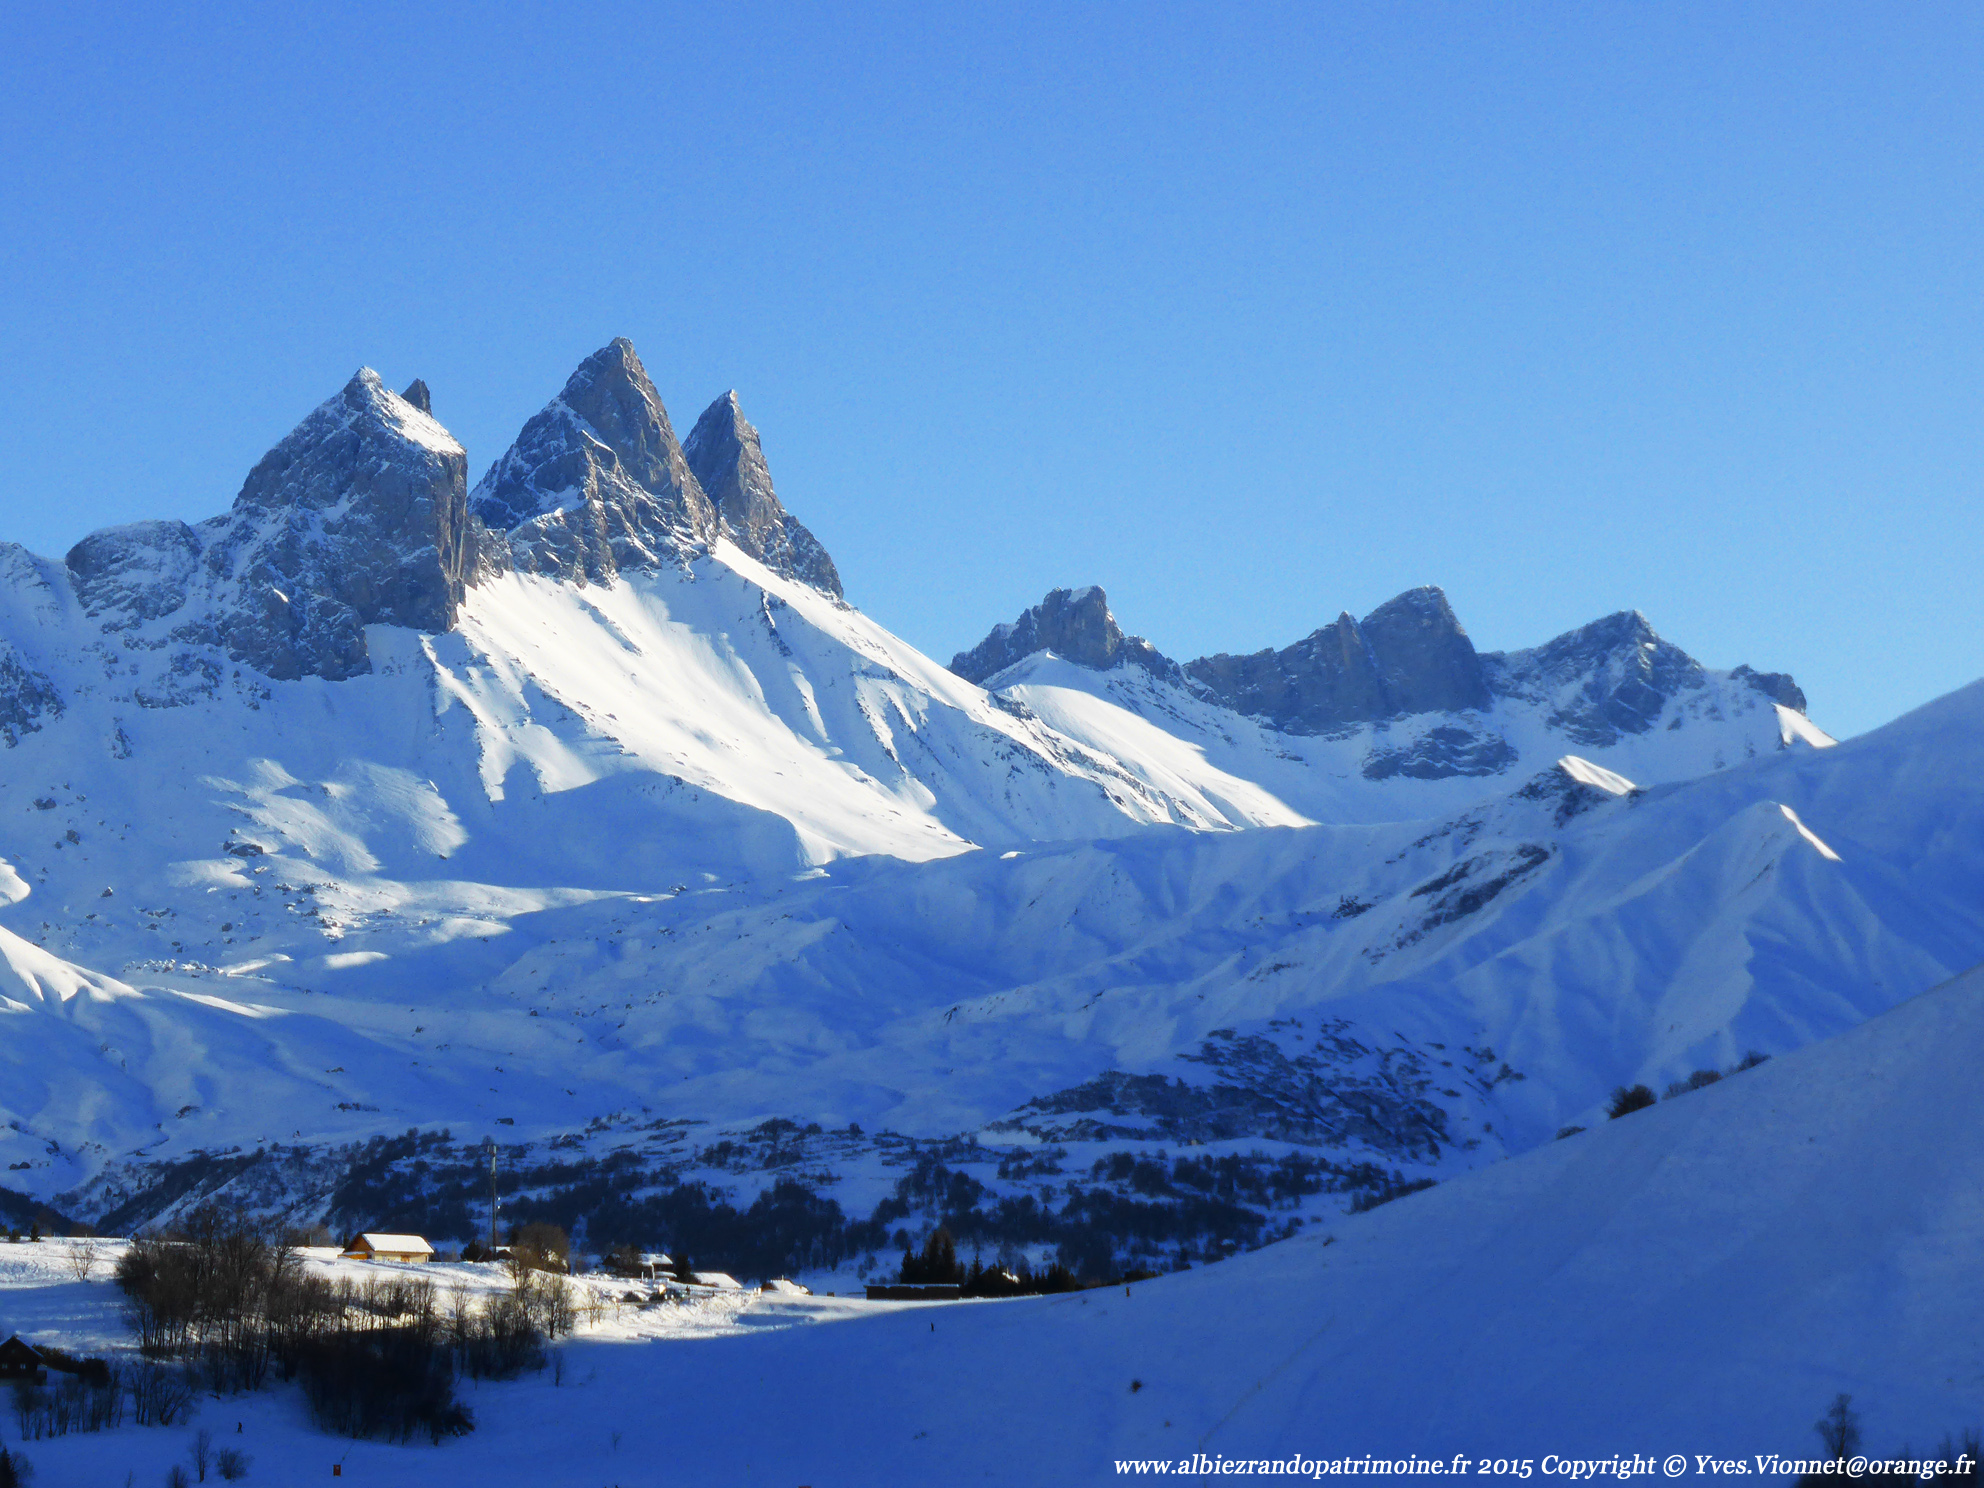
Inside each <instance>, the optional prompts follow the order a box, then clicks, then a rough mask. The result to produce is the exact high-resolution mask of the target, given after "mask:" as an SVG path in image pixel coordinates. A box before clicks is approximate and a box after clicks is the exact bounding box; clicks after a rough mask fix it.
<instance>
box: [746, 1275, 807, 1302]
mask: <svg viewBox="0 0 1984 1488" xmlns="http://www.w3.org/2000/svg"><path fill="white" fill-rule="evenodd" d="M758 1290H759V1291H761V1292H771V1293H773V1294H774V1295H776V1296H780V1297H810V1296H812V1295H813V1289H812V1288H811V1287H807V1286H801V1285H800V1284H799V1283H798V1282H796V1281H793V1280H791V1279H790V1278H788V1277H784V1276H781V1277H778V1278H777V1279H776V1280H773V1281H768V1282H766V1283H765V1284H764V1285H763V1286H761V1287H759V1288H758Z"/></svg>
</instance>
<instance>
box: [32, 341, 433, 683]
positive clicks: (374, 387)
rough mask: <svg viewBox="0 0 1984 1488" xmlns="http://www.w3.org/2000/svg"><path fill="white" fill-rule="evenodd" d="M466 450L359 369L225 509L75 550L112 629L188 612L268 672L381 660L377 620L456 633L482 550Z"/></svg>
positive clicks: (321, 672)
mask: <svg viewBox="0 0 1984 1488" xmlns="http://www.w3.org/2000/svg"><path fill="white" fill-rule="evenodd" d="M466 470H467V465H466V457H465V455H464V454H463V452H462V447H461V446H460V445H459V444H457V443H456V442H455V440H454V438H453V436H451V435H450V434H449V433H448V431H447V430H445V429H443V428H442V427H441V426H440V425H439V424H438V423H436V422H435V421H434V420H433V418H432V417H431V416H430V415H428V414H427V413H424V412H423V411H421V409H420V408H418V407H416V406H415V405H414V404H413V403H410V402H408V401H407V400H406V399H404V398H402V397H400V396H398V395H397V394H395V393H393V392H391V391H389V390H388V389H387V388H386V387H385V385H384V384H383V383H381V382H380V380H379V377H378V374H377V373H375V372H373V371H371V370H370V369H369V368H366V369H361V370H360V371H359V373H358V374H357V375H356V376H354V377H353V378H352V379H351V381H350V382H348V383H347V384H345V387H344V390H343V391H342V392H340V393H339V394H338V395H337V396H336V397H334V398H332V399H330V400H329V401H327V402H325V403H323V404H321V405H320V406H319V407H318V408H317V409H316V410H314V411H313V412H312V413H311V414H310V416H309V417H308V418H306V419H304V421H303V422H302V423H300V424H298V425H297V426H296V428H295V429H294V430H293V431H292V432H291V433H290V434H289V436H288V437H287V438H286V439H284V440H283V441H282V442H281V443H280V444H278V445H277V446H276V447H275V448H274V449H272V450H270V451H269V453H268V454H266V455H264V456H263V457H262V460H261V462H260V463H259V464H257V465H256V466H255V468H254V469H253V470H252V471H250V472H249V474H248V479H247V481H246V482H245V483H244V484H243V485H242V488H241V494H240V495H239V496H237V497H236V498H235V502H234V509H233V510H232V511H230V512H229V513H228V514H227V515H226V516H223V517H216V518H214V519H213V520H212V521H208V522H203V523H201V524H200V525H199V527H197V528H194V527H189V526H187V525H186V524H185V523H184V522H140V523H136V524H133V525H131V526H126V527H113V528H110V529H107V530H105V531H102V532H97V533H92V534H91V535H90V536H89V537H86V538H84V539H83V540H82V541H81V542H80V543H78V544H76V546H75V547H74V548H72V549H71V550H70V551H69V555H68V558H67V566H68V570H69V576H70V580H71V582H72V584H73V585H74V587H75V591H76V595H77V598H78V599H79V600H80V601H81V602H82V604H83V607H84V609H85V611H86V612H87V613H88V614H89V615H90V616H91V617H92V618H94V619H95V620H96V621H97V622H98V624H99V625H101V626H102V627H103V628H104V629H106V630H109V631H113V632H132V631H136V630H139V629H141V628H145V627H147V626H149V625H150V624H151V623H152V622H157V621H163V620H168V619H175V620H176V621H177V623H176V624H175V625H174V627H173V628H172V630H171V631H170V632H169V635H168V636H167V637H165V638H163V639H170V640H172V641H176V642H180V643H182V644H192V645H202V644H204V645H213V646H218V647H219V648H221V649H222V650H224V651H225V652H226V653H227V654H228V655H229V656H231V657H232V658H233V659H234V660H236V661H238V662H244V663H246V664H247V665H249V666H251V667H253V668H255V669H256V670H257V671H259V672H261V673H262V674H263V675H265V676H268V677H272V678H276V679H278V680H286V679H290V678H295V677H302V676H320V677H329V678H331V679H333V680H335V679H337V678H341V677H349V676H354V675H356V674H358V673H361V672H364V671H367V670H369V669H370V666H371V663H370V660H369V658H368V656H367V654H366V649H365V633H364V627H365V626H367V625H373V624H383V625H405V626H410V627H413V628H415V629H419V630H446V629H447V628H449V627H450V626H451V625H453V624H454V620H455V614H456V611H457V610H458V609H459V608H460V606H461V601H462V593H463V584H464V573H465V560H466V556H467V554H468V552H469V550H470V536H469V531H468V525H469V524H468V512H467V504H466V503H467V493H466V487H467V481H466Z"/></svg>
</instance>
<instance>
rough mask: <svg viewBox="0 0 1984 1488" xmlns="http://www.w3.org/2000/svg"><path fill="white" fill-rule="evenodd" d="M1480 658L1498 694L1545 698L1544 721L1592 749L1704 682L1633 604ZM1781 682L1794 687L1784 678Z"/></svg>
mask: <svg viewBox="0 0 1984 1488" xmlns="http://www.w3.org/2000/svg"><path fill="white" fill-rule="evenodd" d="M1484 659H1485V660H1486V661H1487V662H1488V664H1489V685H1490V687H1492V688H1493V690H1494V691H1495V693H1496V694H1497V695H1498V696H1502V697H1513V698H1522V699H1526V700H1529V701H1535V702H1545V703H1548V704H1550V705H1551V707H1552V710H1553V711H1552V713H1551V715H1550V723H1551V725H1552V726H1553V727H1556V728H1561V729H1562V730H1563V731H1564V733H1565V734H1566V735H1567V736H1568V737H1569V738H1571V739H1572V740H1574V741H1575V742H1577V743H1579V744H1584V745H1590V746H1593V747H1597V746H1603V745H1609V744H1616V743H1617V742H1618V741H1619V739H1620V738H1621V737H1622V736H1623V735H1626V734H1644V733H1646V732H1648V731H1649V730H1651V729H1652V728H1653V726H1654V725H1655V724H1656V723H1657V722H1659V720H1660V717H1661V715H1662V714H1663V713H1664V712H1665V711H1666V708H1667V705H1668V703H1669V702H1670V701H1671V700H1673V699H1674V698H1676V697H1679V696H1680V695H1681V694H1682V693H1685V692H1693V691H1696V690H1698V689H1700V688H1701V687H1702V686H1703V685H1704V684H1705V683H1706V680H1707V677H1706V674H1705V672H1704V671H1703V669H1702V664H1701V663H1700V662H1698V661H1696V660H1695V659H1694V657H1692V656H1690V655H1689V654H1688V653H1687V652H1685V651H1683V650H1682V649H1681V648H1680V647H1679V646H1677V645H1675V644H1674V643H1673V642H1672V641H1668V640H1664V639H1662V638H1661V637H1660V635H1659V634H1657V633H1656V632H1655V630H1654V628H1653V627H1652V626H1651V625H1649V624H1648V623H1647V618H1646V616H1644V615H1642V614H1641V613H1640V612H1639V611H1638V610H1620V611H1618V612H1617V613H1616V614H1612V615H1607V616H1605V617H1604V618H1603V619H1601V620H1594V621H1592V622H1591V623H1590V624H1589V625H1581V626H1579V627H1578V628H1577V629H1576V630H1570V631H1566V632H1565V633H1564V634H1562V635H1560V636H1558V637H1557V638H1556V639H1555V640H1552V641H1546V642H1544V643H1543V644H1542V645H1541V646H1534V647H1531V648H1530V649H1529V650H1526V651H1510V652H1506V653H1500V654H1495V655H1490V656H1488V657H1486V658H1484ZM1775 675H1776V674H1774V677H1775ZM1782 681H1783V682H1784V683H1786V684H1790V686H1791V690H1792V691H1793V692H1795V691H1796V684H1793V683H1791V679H1790V678H1789V677H1784V678H1782ZM1759 690H1762V689H1759ZM1797 696H1798V697H1799V698H1800V699H1801V700H1802V698H1803V696H1804V694H1802V693H1798V694H1797Z"/></svg>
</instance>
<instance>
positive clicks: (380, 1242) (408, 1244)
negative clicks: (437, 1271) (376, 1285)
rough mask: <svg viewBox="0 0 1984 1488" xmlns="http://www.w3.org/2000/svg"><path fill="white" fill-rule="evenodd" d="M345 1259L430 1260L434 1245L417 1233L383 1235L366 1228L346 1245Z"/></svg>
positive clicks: (343, 1256) (432, 1256)
mask: <svg viewBox="0 0 1984 1488" xmlns="http://www.w3.org/2000/svg"><path fill="white" fill-rule="evenodd" d="M341 1259H343V1260H347V1261H431V1260H433V1259H434V1247H433V1246H431V1245H429V1244H428V1243H427V1242H426V1241H425V1240H423V1239H421V1238H420V1236H418V1235H385V1234H380V1233H378V1232H376V1231H371V1230H368V1231H366V1233H364V1234H362V1235H358V1236H355V1237H354V1238H353V1239H352V1241H351V1243H350V1244H348V1245H346V1246H345V1248H344V1253H343V1255H342V1257H341Z"/></svg>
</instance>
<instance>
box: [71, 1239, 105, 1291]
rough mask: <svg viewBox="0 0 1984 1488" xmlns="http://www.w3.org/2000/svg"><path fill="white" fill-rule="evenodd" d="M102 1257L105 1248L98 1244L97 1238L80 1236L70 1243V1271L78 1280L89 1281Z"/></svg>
mask: <svg viewBox="0 0 1984 1488" xmlns="http://www.w3.org/2000/svg"><path fill="white" fill-rule="evenodd" d="M102 1255H103V1247H102V1246H101V1245H99V1244H98V1243H97V1238H96V1236H94V1235H79V1236H77V1237H76V1238H75V1239H73V1240H71V1241H70V1242H69V1270H70V1271H71V1272H72V1273H74V1275H75V1278H76V1280H78V1281H88V1280H89V1279H90V1273H91V1272H92V1271H94V1270H96V1263H97V1261H98V1260H99V1259H100V1258H101V1257H102Z"/></svg>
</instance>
